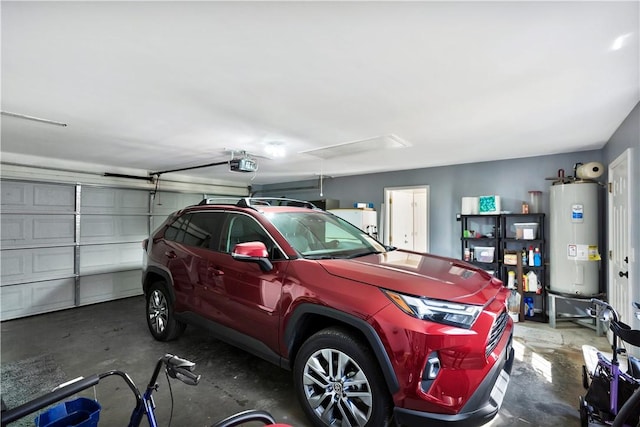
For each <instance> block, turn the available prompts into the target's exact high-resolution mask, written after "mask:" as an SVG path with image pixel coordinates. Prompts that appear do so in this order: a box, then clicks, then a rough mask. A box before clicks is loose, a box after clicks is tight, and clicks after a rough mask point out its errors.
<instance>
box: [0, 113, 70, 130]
mask: <svg viewBox="0 0 640 427" xmlns="http://www.w3.org/2000/svg"><path fill="white" fill-rule="evenodd" d="M0 114H2V115H3V116H8V117H15V118H17V119H25V120H31V121H32V122H39V123H46V124H48V125H54V126H62V127H66V126H67V124H66V123H62V122H56V121H55V120H49V119H41V118H39V117H33V116H27V115H26V114H18V113H11V112H9V111H0Z"/></svg>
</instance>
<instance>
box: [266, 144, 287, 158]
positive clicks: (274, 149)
mask: <svg viewBox="0 0 640 427" xmlns="http://www.w3.org/2000/svg"><path fill="white" fill-rule="evenodd" d="M264 152H265V154H266V155H267V156H268V157H271V158H274V159H279V158H282V157H284V156H286V155H287V150H286V149H285V148H284V144H283V143H281V142H269V143H267V145H266V146H265V147H264Z"/></svg>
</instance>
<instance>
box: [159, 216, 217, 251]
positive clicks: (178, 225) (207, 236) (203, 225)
mask: <svg viewBox="0 0 640 427" xmlns="http://www.w3.org/2000/svg"><path fill="white" fill-rule="evenodd" d="M225 217H226V214H225V213H224V212H194V213H190V214H187V215H184V216H182V217H180V218H178V219H177V220H176V221H174V222H173V223H172V224H171V225H170V226H169V227H168V228H167V230H166V231H165V233H164V237H165V239H167V240H173V241H175V242H178V243H183V244H185V245H189V246H196V247H202V248H206V249H214V250H217V249H218V242H219V241H220V230H222V225H223V224H224V220H225Z"/></svg>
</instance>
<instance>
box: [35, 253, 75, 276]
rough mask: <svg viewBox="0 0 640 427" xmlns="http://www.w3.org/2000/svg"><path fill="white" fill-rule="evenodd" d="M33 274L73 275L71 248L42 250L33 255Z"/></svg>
mask: <svg viewBox="0 0 640 427" xmlns="http://www.w3.org/2000/svg"><path fill="white" fill-rule="evenodd" d="M32 259H33V268H32V272H33V274H42V273H47V274H49V273H58V274H60V273H69V274H73V263H74V252H73V248H44V249H39V250H37V251H36V252H35V253H34V254H33V258H32Z"/></svg>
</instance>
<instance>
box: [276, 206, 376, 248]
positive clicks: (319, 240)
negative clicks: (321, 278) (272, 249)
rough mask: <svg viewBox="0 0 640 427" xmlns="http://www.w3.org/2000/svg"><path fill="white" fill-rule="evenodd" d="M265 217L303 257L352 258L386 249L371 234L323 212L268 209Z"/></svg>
mask: <svg viewBox="0 0 640 427" xmlns="http://www.w3.org/2000/svg"><path fill="white" fill-rule="evenodd" d="M267 216H268V217H269V220H270V221H271V222H272V223H273V225H274V226H275V227H276V228H277V229H278V231H280V233H282V235H283V236H284V237H285V238H286V239H287V241H288V242H289V243H290V244H291V246H293V247H294V248H295V249H296V250H297V251H298V252H299V253H300V254H301V255H302V256H303V257H304V258H308V259H324V258H355V257H358V256H364V255H369V254H372V253H382V252H386V248H385V247H384V246H383V245H382V244H381V243H380V242H378V241H377V240H375V239H374V238H373V237H371V236H369V235H368V234H367V233H365V232H364V231H362V230H360V229H359V228H357V227H355V226H353V225H351V224H349V223H348V222H347V221H345V220H343V219H341V218H339V217H337V216H335V215H331V214H327V213H324V212H269V213H268V214H267Z"/></svg>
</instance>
